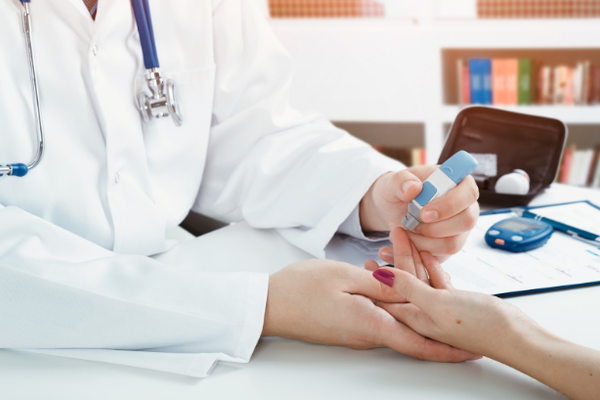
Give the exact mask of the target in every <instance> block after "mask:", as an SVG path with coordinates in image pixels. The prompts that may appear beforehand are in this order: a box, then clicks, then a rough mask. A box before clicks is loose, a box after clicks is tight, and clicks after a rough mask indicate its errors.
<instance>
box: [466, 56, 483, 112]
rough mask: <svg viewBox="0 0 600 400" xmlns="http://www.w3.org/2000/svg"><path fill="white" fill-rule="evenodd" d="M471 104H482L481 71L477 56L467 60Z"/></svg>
mask: <svg viewBox="0 0 600 400" xmlns="http://www.w3.org/2000/svg"><path fill="white" fill-rule="evenodd" d="M469 77H470V79H469V86H470V89H471V104H483V71H482V68H481V63H480V59H479V58H471V59H470V60H469Z"/></svg>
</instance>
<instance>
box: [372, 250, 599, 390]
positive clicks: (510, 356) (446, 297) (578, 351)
mask: <svg viewBox="0 0 600 400" xmlns="http://www.w3.org/2000/svg"><path fill="white" fill-rule="evenodd" d="M421 259H422V261H423V264H424V266H425V268H426V269H427V272H428V274H429V278H430V281H431V284H432V286H433V287H430V286H428V285H426V284H425V283H423V282H422V281H421V280H419V279H417V278H416V277H415V276H413V275H411V274H408V273H406V272H405V271H400V270H397V269H394V268H381V269H379V270H377V271H375V272H374V273H373V275H374V276H375V278H376V279H378V280H379V281H380V282H383V283H385V284H387V285H388V286H390V285H389V284H390V283H391V288H389V289H387V290H393V291H395V292H396V293H397V294H399V295H400V296H402V297H404V298H406V299H407V300H408V301H409V302H410V303H404V304H399V303H378V304H379V306H380V307H382V308H384V309H385V310H387V311H388V312H389V313H390V314H392V315H393V316H394V317H395V318H396V319H398V320H399V321H401V322H403V323H404V324H406V325H408V326H409V327H411V328H412V329H413V330H415V331H416V332H418V333H420V334H421V335H423V336H425V337H429V338H432V339H435V340H438V341H441V342H444V343H447V344H449V345H451V346H454V347H458V348H460V349H463V350H467V351H470V352H473V353H477V354H481V355H483V356H486V357H489V358H492V359H494V360H497V361H500V362H502V363H504V364H506V365H509V366H511V367H513V368H515V369H517V370H519V371H521V372H524V373H526V374H527V375H530V376H532V377H533V378H535V379H537V380H539V381H540V382H543V383H545V384H546V385H548V386H550V387H552V388H554V389H556V390H558V391H559V392H561V393H563V394H565V395H567V396H569V397H571V398H574V399H597V398H598V397H599V396H600V351H597V350H593V349H590V348H586V347H583V346H579V345H577V344H574V343H571V342H568V341H566V340H564V339H561V338H559V337H557V336H555V335H553V334H552V333H550V332H548V331H546V330H545V329H543V328H542V327H541V326H539V325H538V324H537V323H535V322H534V321H533V320H532V319H531V318H529V317H528V316H526V315H525V314H524V313H523V312H522V311H521V310H519V309H518V308H517V307H515V306H513V305H511V304H510V303H507V302H505V301H503V300H500V299H498V298H496V297H493V296H489V295H485V294H481V293H474V292H467V291H461V290H457V289H455V288H454V287H453V286H452V284H451V283H450V277H449V275H448V274H447V273H446V272H445V271H444V270H443V269H442V267H441V266H440V265H439V263H438V262H437V260H436V259H435V258H434V257H433V256H431V255H430V254H429V253H425V252H422V253H421Z"/></svg>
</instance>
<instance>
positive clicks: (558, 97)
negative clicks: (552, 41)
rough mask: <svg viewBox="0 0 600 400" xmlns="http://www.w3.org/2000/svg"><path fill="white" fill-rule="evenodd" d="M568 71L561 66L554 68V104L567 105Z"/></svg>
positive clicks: (565, 67)
mask: <svg viewBox="0 0 600 400" xmlns="http://www.w3.org/2000/svg"><path fill="white" fill-rule="evenodd" d="M567 69H568V67H567V66H565V65H559V66H557V67H554V74H553V75H554V79H553V81H554V82H553V88H552V92H553V99H554V100H553V103H554V104H564V103H565V92H566V87H567Z"/></svg>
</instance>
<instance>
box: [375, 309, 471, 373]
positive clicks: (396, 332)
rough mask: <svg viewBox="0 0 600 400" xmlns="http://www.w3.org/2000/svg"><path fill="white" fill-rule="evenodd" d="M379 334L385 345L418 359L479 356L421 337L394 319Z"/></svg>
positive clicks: (459, 359)
mask: <svg viewBox="0 0 600 400" xmlns="http://www.w3.org/2000/svg"><path fill="white" fill-rule="evenodd" d="M379 334H380V335H381V336H380V339H381V342H382V343H383V344H384V345H385V346H387V347H389V348H391V349H392V350H395V351H397V352H399V353H402V354H406V355H407V356H410V357H413V358H416V359H419V360H427V361H438V362H463V361H468V360H476V359H479V358H481V356H479V355H477V354H473V353H470V352H468V351H464V350H460V349H457V348H455V347H452V346H449V345H447V344H444V343H440V342H436V341H435V340H431V339H428V338H426V337H423V336H421V335H419V334H418V333H417V332H415V331H414V330H412V329H410V328H409V327H407V326H406V325H404V324H403V323H401V322H399V321H397V320H395V319H394V320H393V321H391V322H390V323H389V324H386V326H384V327H383V329H382V330H381V331H380V332H379Z"/></svg>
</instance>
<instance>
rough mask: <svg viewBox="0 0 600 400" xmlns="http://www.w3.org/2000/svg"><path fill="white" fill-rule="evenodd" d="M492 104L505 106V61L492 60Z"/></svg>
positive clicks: (501, 59) (500, 59)
mask: <svg viewBox="0 0 600 400" xmlns="http://www.w3.org/2000/svg"><path fill="white" fill-rule="evenodd" d="M492 104H493V105H495V106H498V105H505V104H506V60H505V59H503V58H494V59H492Z"/></svg>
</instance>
